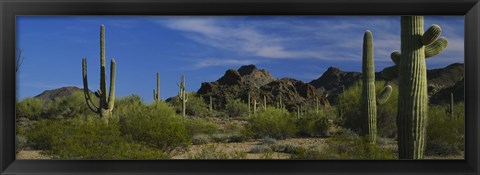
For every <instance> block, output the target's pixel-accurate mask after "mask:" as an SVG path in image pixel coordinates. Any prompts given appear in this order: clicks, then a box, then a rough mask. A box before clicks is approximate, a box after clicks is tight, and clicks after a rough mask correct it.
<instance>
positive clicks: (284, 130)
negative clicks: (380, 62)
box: [246, 107, 297, 139]
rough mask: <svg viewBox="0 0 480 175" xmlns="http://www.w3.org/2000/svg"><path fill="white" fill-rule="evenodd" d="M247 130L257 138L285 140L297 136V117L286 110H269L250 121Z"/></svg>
mask: <svg viewBox="0 0 480 175" xmlns="http://www.w3.org/2000/svg"><path fill="white" fill-rule="evenodd" d="M246 128H247V129H248V130H249V131H250V132H251V133H252V134H254V135H255V136H256V137H257V138H262V137H271V138H276V139H284V138H287V137H291V136H293V135H295V133H296V132H297V128H296V126H295V117H294V116H293V115H291V114H289V113H288V112H286V111H285V110H282V109H275V108H270V107H269V108H267V110H260V111H259V112H257V114H255V115H252V116H251V117H250V118H249V119H248V123H247V125H246Z"/></svg>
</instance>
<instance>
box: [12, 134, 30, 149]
mask: <svg viewBox="0 0 480 175" xmlns="http://www.w3.org/2000/svg"><path fill="white" fill-rule="evenodd" d="M27 142H28V141H27V137H25V136H23V135H18V134H17V135H16V136H15V152H16V153H18V152H20V151H21V150H25V149H26V148H27V147H28V146H27V145H28V143H27Z"/></svg>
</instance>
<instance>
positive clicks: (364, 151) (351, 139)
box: [291, 130, 397, 160]
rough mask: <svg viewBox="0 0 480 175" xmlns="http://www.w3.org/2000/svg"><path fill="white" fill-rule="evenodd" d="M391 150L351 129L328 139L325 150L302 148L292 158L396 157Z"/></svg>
mask: <svg viewBox="0 0 480 175" xmlns="http://www.w3.org/2000/svg"><path fill="white" fill-rule="evenodd" d="M396 156H397V155H396V154H395V153H394V152H392V151H391V150H388V149H386V148H383V147H380V146H378V145H375V144H369V143H368V142H367V139H366V138H364V137H360V136H358V135H357V134H355V133H354V132H352V131H350V130H344V131H341V132H340V134H339V135H336V136H333V137H331V138H330V139H328V140H327V141H326V146H325V147H324V149H323V150H321V151H320V150H319V149H318V148H312V149H300V150H297V152H296V153H294V154H293V155H292V156H291V158H292V159H362V160H363V159H396Z"/></svg>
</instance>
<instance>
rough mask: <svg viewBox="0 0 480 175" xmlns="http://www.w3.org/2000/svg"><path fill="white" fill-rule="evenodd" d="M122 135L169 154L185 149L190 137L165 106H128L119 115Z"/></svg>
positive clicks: (173, 113) (182, 124)
mask: <svg viewBox="0 0 480 175" xmlns="http://www.w3.org/2000/svg"><path fill="white" fill-rule="evenodd" d="M119 115H120V116H119V117H120V125H121V131H122V134H124V135H126V136H127V137H131V138H132V139H133V140H135V141H137V142H140V143H144V144H147V145H148V146H151V147H155V148H158V149H161V150H163V151H164V152H166V153H170V152H172V151H173V150H175V149H177V148H178V149H182V148H186V146H187V145H188V143H190V138H191V137H190V135H189V134H188V131H187V129H186V127H185V125H184V123H183V122H182V118H181V117H180V116H178V115H176V114H175V111H174V110H172V109H171V108H170V107H169V106H168V105H167V104H165V103H160V104H158V105H157V106H156V107H155V108H149V107H147V106H144V105H130V106H129V107H127V110H126V111H125V112H124V113H122V114H119Z"/></svg>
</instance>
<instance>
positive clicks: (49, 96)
mask: <svg viewBox="0 0 480 175" xmlns="http://www.w3.org/2000/svg"><path fill="white" fill-rule="evenodd" d="M77 91H83V89H80V88H78V87H75V86H67V87H61V88H58V89H53V90H46V91H43V92H42V93H41V94H39V95H37V96H35V98H39V99H42V100H43V101H44V102H50V101H53V99H55V98H57V97H66V96H69V95H71V94H73V93H74V92H77Z"/></svg>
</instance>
